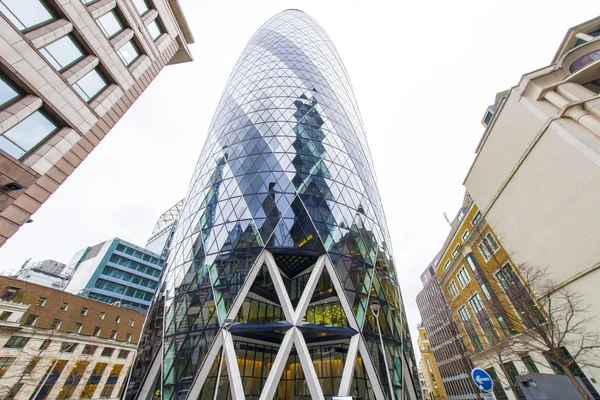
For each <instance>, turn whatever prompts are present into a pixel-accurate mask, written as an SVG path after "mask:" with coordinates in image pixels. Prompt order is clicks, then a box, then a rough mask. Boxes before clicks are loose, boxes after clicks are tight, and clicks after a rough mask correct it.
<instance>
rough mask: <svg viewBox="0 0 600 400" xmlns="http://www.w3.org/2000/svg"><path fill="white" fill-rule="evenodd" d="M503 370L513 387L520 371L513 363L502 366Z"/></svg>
mask: <svg viewBox="0 0 600 400" xmlns="http://www.w3.org/2000/svg"><path fill="white" fill-rule="evenodd" d="M502 369H503V370H504V372H505V374H506V379H508V380H509V381H510V383H511V384H512V385H514V384H515V382H516V379H517V376H519V371H517V367H515V363H514V362H512V361H509V362H507V363H504V365H503V366H502Z"/></svg>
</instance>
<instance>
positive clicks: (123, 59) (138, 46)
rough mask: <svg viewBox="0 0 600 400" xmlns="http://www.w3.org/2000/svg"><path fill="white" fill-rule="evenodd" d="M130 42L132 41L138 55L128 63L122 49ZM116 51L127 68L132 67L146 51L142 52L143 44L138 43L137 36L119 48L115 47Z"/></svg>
mask: <svg viewBox="0 0 600 400" xmlns="http://www.w3.org/2000/svg"><path fill="white" fill-rule="evenodd" d="M129 43H131V45H132V46H133V49H134V50H135V51H136V52H137V56H136V57H135V58H134V59H133V60H131V62H130V63H127V61H125V57H123V55H122V54H121V49H122V48H123V47H125V46H127V45H128V44H129ZM115 52H116V53H117V55H118V56H119V58H120V59H121V61H123V64H125V67H127V68H130V67H131V66H132V65H133V64H134V63H135V62H136V61H137V60H139V59H140V57H141V56H142V55H144V53H142V50H141V46H140V45H139V44H138V43H137V40H136V39H135V36H134V37H132V38H131V39H130V40H128V41H127V43H125V44H124V45H123V46H121V47H119V48H118V49H115Z"/></svg>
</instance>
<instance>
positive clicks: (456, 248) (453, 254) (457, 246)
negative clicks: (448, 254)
mask: <svg viewBox="0 0 600 400" xmlns="http://www.w3.org/2000/svg"><path fill="white" fill-rule="evenodd" d="M459 247H460V245H459V244H457V245H456V247H455V248H454V251H452V257H456V256H457V255H458V248H459Z"/></svg>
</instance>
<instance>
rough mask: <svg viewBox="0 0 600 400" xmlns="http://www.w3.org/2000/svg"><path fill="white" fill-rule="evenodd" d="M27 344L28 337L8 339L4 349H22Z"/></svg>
mask: <svg viewBox="0 0 600 400" xmlns="http://www.w3.org/2000/svg"><path fill="white" fill-rule="evenodd" d="M27 342H29V338H28V337H24V336H11V337H10V339H8V342H6V344H5V345H4V347H5V348H7V349H22V348H23V347H25V345H26V344H27Z"/></svg>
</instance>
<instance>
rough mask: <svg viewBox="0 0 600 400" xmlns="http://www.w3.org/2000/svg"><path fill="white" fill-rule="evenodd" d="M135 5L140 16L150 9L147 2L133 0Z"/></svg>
mask: <svg viewBox="0 0 600 400" xmlns="http://www.w3.org/2000/svg"><path fill="white" fill-rule="evenodd" d="M133 5H134V6H135V8H136V9H137V12H138V13H139V14H140V15H144V14H145V13H146V12H147V11H148V10H149V9H150V7H149V6H148V3H147V2H146V1H145V0H133Z"/></svg>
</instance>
